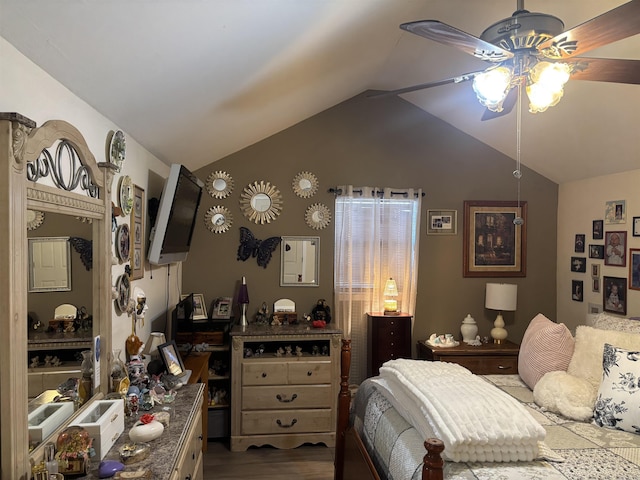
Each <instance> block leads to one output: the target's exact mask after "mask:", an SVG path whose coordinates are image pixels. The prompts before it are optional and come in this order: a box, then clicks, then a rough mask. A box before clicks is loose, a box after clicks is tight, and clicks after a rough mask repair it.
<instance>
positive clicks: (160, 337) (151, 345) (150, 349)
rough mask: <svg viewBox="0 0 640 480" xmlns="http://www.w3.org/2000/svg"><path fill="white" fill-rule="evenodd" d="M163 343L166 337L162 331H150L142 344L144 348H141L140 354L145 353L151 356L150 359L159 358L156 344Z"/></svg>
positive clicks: (165, 341)
mask: <svg viewBox="0 0 640 480" xmlns="http://www.w3.org/2000/svg"><path fill="white" fill-rule="evenodd" d="M163 343H167V339H166V338H165V336H164V333H162V332H151V334H150V335H149V339H148V340H147V343H145V345H144V349H143V350H142V354H143V355H144V356H145V357H146V356H147V355H148V356H149V357H151V360H157V359H159V358H160V354H159V353H158V346H160V345H162V344H163Z"/></svg>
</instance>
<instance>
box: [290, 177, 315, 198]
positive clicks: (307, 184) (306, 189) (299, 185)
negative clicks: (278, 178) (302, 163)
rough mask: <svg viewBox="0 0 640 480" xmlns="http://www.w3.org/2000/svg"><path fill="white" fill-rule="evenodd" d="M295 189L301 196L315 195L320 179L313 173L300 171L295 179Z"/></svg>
mask: <svg viewBox="0 0 640 480" xmlns="http://www.w3.org/2000/svg"><path fill="white" fill-rule="evenodd" d="M293 191H294V192H295V194H296V195H298V196H299V197H301V198H309V197H313V196H314V195H315V194H316V192H317V191H318V179H317V178H316V176H315V175H314V174H313V173H309V172H300V173H299V174H298V175H296V176H295V178H294V179H293Z"/></svg>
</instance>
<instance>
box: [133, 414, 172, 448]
mask: <svg viewBox="0 0 640 480" xmlns="http://www.w3.org/2000/svg"><path fill="white" fill-rule="evenodd" d="M162 432H164V425H162V424H161V423H160V422H159V421H157V420H152V421H151V422H149V423H147V424H144V423H142V422H136V423H135V425H134V426H133V427H131V430H129V438H130V439H131V441H132V442H134V443H139V442H150V441H151V440H155V439H156V438H158V437H159V436H160V435H162Z"/></svg>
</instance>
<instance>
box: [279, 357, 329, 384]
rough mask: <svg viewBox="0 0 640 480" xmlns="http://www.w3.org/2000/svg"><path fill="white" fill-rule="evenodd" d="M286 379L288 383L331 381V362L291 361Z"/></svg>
mask: <svg viewBox="0 0 640 480" xmlns="http://www.w3.org/2000/svg"><path fill="white" fill-rule="evenodd" d="M288 379H289V382H288V383H289V384H290V385H297V384H299V383H302V384H307V385H308V384H312V385H315V384H317V383H331V362H330V361H329V360H327V361H321V362H291V363H289V369H288Z"/></svg>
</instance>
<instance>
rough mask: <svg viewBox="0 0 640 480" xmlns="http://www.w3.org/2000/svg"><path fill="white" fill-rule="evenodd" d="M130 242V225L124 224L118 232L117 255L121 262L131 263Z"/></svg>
mask: <svg viewBox="0 0 640 480" xmlns="http://www.w3.org/2000/svg"><path fill="white" fill-rule="evenodd" d="M130 242H131V239H130V238H129V225H128V224H126V223H123V224H122V225H120V226H119V227H118V230H116V253H117V254H118V258H119V259H120V261H121V262H128V261H129V249H130V245H131V243H130Z"/></svg>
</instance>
